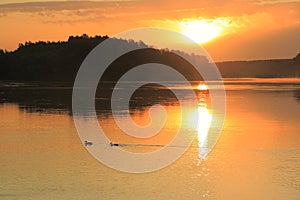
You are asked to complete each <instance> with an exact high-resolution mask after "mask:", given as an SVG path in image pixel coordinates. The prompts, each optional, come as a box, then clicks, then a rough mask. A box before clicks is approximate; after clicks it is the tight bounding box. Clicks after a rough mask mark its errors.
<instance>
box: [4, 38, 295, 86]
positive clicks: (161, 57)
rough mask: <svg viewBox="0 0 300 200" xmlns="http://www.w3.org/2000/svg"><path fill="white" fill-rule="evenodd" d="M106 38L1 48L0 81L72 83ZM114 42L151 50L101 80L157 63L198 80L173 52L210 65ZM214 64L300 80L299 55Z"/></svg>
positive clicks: (237, 72)
mask: <svg viewBox="0 0 300 200" xmlns="http://www.w3.org/2000/svg"><path fill="white" fill-rule="evenodd" d="M108 38H109V37H108V36H94V37H89V36H88V35H86V34H83V35H81V36H70V37H69V39H68V40H67V41H59V42H49V41H48V42H43V41H39V42H35V43H33V42H26V43H25V44H19V47H18V48H17V49H16V50H14V51H4V50H1V49H0V80H8V81H65V82H73V81H74V80H75V77H76V74H77V71H78V69H79V67H80V65H81V63H82V62H83V60H84V59H85V57H86V56H87V55H88V54H89V52H90V51H91V50H92V49H93V48H94V47H96V46H97V45H98V44H99V43H101V42H103V41H104V40H106V39H108ZM115 40H116V42H119V43H120V44H121V45H134V46H137V47H144V48H149V49H151V50H148V51H144V52H142V53H140V55H138V54H128V55H127V57H123V56H121V57H120V58H121V59H119V60H117V61H116V62H115V61H114V62H113V63H112V64H111V65H112V66H110V67H111V69H110V73H109V74H108V76H106V77H105V78H104V79H103V81H110V80H115V77H120V75H121V74H123V73H124V71H126V69H124V68H126V65H134V66H138V65H140V64H144V63H147V62H149V61H156V60H157V61H159V62H160V63H161V64H165V65H168V66H171V65H176V66H177V68H176V69H177V70H178V71H186V72H185V73H186V77H187V78H189V79H190V80H197V79H199V76H195V75H194V74H195V72H194V71H192V70H190V71H189V70H186V69H190V68H189V67H188V66H187V63H186V62H184V61H183V60H182V59H180V57H179V56H174V55H176V54H174V53H173V52H176V53H178V54H180V55H184V56H189V57H190V58H191V59H196V60H197V61H198V62H200V63H201V64H205V65H208V64H209V63H208V60H207V59H206V57H204V56H199V55H194V54H191V55H190V54H186V53H184V52H180V51H171V50H168V49H163V50H161V49H153V48H151V46H148V45H146V44H145V43H143V42H142V41H138V42H136V41H133V40H123V39H115ZM145 58H146V59H145ZM216 65H217V67H218V69H219V71H220V72H221V75H222V77H223V78H247V77H252V78H286V77H295V78H296V77H300V53H298V55H296V56H295V57H294V58H291V59H272V60H253V61H225V62H216ZM124 66H125V67H124ZM127 70H128V69H127ZM171 78H172V77H171ZM171 80H172V79H171Z"/></svg>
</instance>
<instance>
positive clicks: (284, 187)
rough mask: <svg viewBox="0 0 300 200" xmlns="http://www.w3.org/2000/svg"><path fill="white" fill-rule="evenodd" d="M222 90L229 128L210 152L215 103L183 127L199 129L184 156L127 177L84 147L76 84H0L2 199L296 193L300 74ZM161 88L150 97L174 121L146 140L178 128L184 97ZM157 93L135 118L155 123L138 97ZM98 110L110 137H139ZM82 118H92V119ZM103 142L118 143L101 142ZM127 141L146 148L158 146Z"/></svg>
mask: <svg viewBox="0 0 300 200" xmlns="http://www.w3.org/2000/svg"><path fill="white" fill-rule="evenodd" d="M133 84H134V83H133ZM174 88H177V89H182V91H183V92H184V88H180V83H174ZM225 88H226V93H227V116H226V120H225V123H224V128H223V131H222V133H221V136H220V138H219V140H218V142H217V144H216V146H215V147H214V149H213V150H212V151H211V152H210V153H209V154H208V156H207V157H206V158H205V159H204V160H202V159H200V158H199V157H201V155H203V153H205V152H204V151H205V141H209V140H210V135H206V134H205V133H206V131H207V128H208V127H207V125H208V124H209V122H210V120H211V119H210V117H211V115H210V113H211V110H210V107H209V105H207V106H203V105H202V106H199V108H198V110H197V112H199V113H200V115H201V116H202V117H203V118H202V119H205V120H202V121H199V123H198V126H196V128H195V126H194V125H191V124H189V123H186V124H184V131H185V132H186V133H187V134H189V133H191V132H195V133H196V135H197V137H196V138H195V141H194V142H193V143H192V145H191V147H190V148H189V149H188V150H187V151H186V153H185V154H184V155H183V156H182V157H181V158H180V159H178V160H177V161H176V162H175V163H173V164H172V165H170V166H168V167H166V168H164V169H162V170H159V171H156V172H151V173H146V174H129V173H123V172H119V171H117V170H113V169H110V168H108V167H106V166H105V165H103V164H102V163H100V162H98V161H97V160H96V159H94V158H93V157H92V156H91V155H90V154H89V153H88V152H87V150H86V149H85V148H84V146H83V145H82V143H81V141H80V139H79V137H78V134H77V132H76V129H75V127H74V122H73V119H72V115H71V114H70V113H71V110H70V107H71V106H70V99H69V98H68V97H70V94H71V92H72V87H66V86H63V85H55V86H53V85H47V84H40V83H11V82H10V83H2V84H1V89H0V97H1V100H0V101H1V104H0V118H1V119H0V140H1V145H0V174H1V182H0V183H1V185H0V198H1V199H297V198H299V196H300V184H299V183H300V135H299V133H300V127H299V119H300V113H299V111H300V80H299V79H225ZM120 89H122V88H120ZM156 89H157V90H160V89H159V88H156ZM142 94H143V95H145V94H147V93H142ZM160 94H161V95H159V96H157V98H156V100H155V102H152V103H162V104H163V105H164V107H165V109H166V111H167V114H168V117H169V121H167V123H166V127H165V128H164V129H163V130H162V132H161V133H160V135H162V136H161V137H159V136H158V137H156V138H152V140H151V141H148V143H147V144H156V145H164V144H165V143H167V142H168V141H170V140H171V139H172V136H173V134H174V132H175V131H176V130H177V128H178V121H177V120H176V119H177V118H178V114H179V113H178V104H177V103H176V102H175V101H174V98H172V97H170V96H169V95H164V94H165V93H164V91H162V92H161V93H160ZM25 95H27V96H25ZM204 96H205V95H204ZM151 98H152V99H153V97H152V96H150V95H149V94H148V96H147V95H146V96H144V97H143V98H142V99H141V98H137V99H135V100H136V102H135V103H134V104H133V106H132V109H133V110H132V118H133V119H134V120H135V121H136V122H137V123H138V124H141V125H143V124H147V122H149V117H148V108H149V107H148V106H149V105H144V104H143V103H142V100H145V99H146V100H147V99H151ZM187 100H188V99H187ZM206 100H207V99H206ZM207 101H208V100H207ZM96 102H97V99H96ZM204 103H207V104H209V102H204ZM97 111H98V112H97V113H98V118H99V121H100V122H101V123H102V124H103V125H104V126H105V127H104V128H105V129H107V130H109V131H108V137H109V138H110V139H111V140H112V141H113V142H115V143H119V144H129V143H130V144H140V141H130V138H127V137H117V136H116V135H117V133H118V132H119V130H118V129H117V128H116V127H115V126H114V123H113V118H112V116H111V115H109V114H107V113H108V112H106V111H105V110H103V109H102V108H98V110H97ZM120 111H122V108H120ZM120 115H122V112H120ZM83 117H86V119H87V120H88V117H89V116H83ZM124 120H128V119H124ZM103 148H115V147H110V146H109V144H103ZM121 148H124V149H125V150H127V151H133V152H136V151H137V152H144V151H153V150H155V149H157V148H160V146H156V147H153V146H142V145H140V146H139V145H136V146H125V147H121Z"/></svg>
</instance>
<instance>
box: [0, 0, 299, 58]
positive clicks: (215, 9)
mask: <svg viewBox="0 0 300 200" xmlns="http://www.w3.org/2000/svg"><path fill="white" fill-rule="evenodd" d="M32 1H33V0H2V1H0V27H1V31H0V48H2V49H8V50H13V49H15V48H17V46H18V44H19V43H21V42H25V41H29V40H30V41H37V40H45V41H56V40H67V38H68V36H69V35H81V34H82V33H87V34H88V35H106V34H107V35H109V36H112V35H114V34H116V33H118V32H122V31H126V30H128V29H133V28H141V27H149V26H154V27H162V28H169V29H174V30H177V31H180V30H181V28H182V27H181V25H180V24H182V23H183V22H189V21H195V20H198V21H201V20H202V21H203V20H204V21H207V22H209V23H211V22H216V21H217V22H218V23H219V21H218V20H221V22H220V23H223V22H226V24H225V25H224V27H222V31H221V34H219V35H218V36H217V37H215V38H214V39H212V40H210V41H208V42H206V43H204V44H202V45H203V47H204V48H205V49H206V50H207V51H208V52H209V54H210V55H211V56H212V58H213V59H214V60H217V61H220V60H243V59H247V60H251V59H267V58H291V57H294V56H296V54H297V53H298V52H299V53H300V1H287V0H285V1H284V0H274V1H271V0H245V1H236V0H214V1H213V0H209V1H200V0H185V1H174V0H135V1H131V0H123V1H122V0H120V1H109V0H106V1H58V0H56V1H52V2H49V1H48V2H47V1H44V0H40V1H39V2H32ZM30 2H31V3H30ZM196 26H197V23H196ZM196 31H197V30H196ZM196 36H197V35H196Z"/></svg>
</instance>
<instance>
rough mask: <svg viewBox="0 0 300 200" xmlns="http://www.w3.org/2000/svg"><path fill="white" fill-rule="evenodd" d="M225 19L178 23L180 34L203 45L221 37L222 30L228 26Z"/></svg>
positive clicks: (227, 21)
mask: <svg viewBox="0 0 300 200" xmlns="http://www.w3.org/2000/svg"><path fill="white" fill-rule="evenodd" d="M229 23H230V21H229V20H227V19H222V18H217V19H213V20H212V19H209V20H208V19H199V20H184V21H181V22H179V25H180V29H181V33H182V34H184V35H186V36H187V37H189V38H190V39H192V40H193V41H195V42H197V43H199V44H203V43H206V42H209V41H211V40H213V39H214V38H217V37H219V36H221V35H222V34H223V32H224V29H225V28H226V27H228V26H229Z"/></svg>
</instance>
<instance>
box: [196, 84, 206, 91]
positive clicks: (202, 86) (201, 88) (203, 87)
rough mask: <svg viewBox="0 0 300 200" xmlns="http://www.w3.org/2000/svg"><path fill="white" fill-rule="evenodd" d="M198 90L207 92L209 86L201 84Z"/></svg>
mask: <svg viewBox="0 0 300 200" xmlns="http://www.w3.org/2000/svg"><path fill="white" fill-rule="evenodd" d="M197 89H198V90H207V86H206V85H205V84H199V85H198V86H197Z"/></svg>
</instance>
